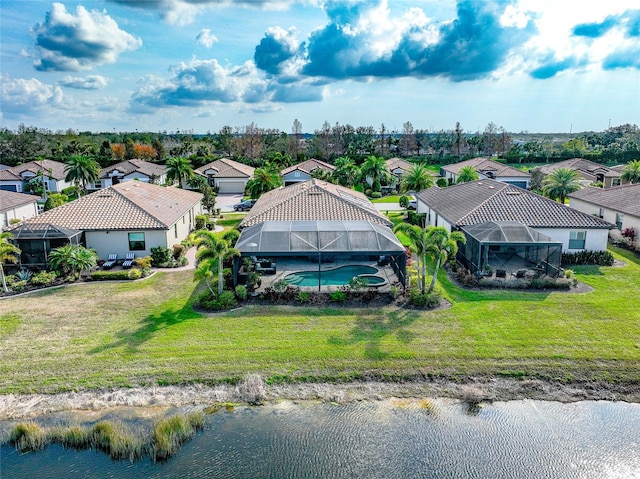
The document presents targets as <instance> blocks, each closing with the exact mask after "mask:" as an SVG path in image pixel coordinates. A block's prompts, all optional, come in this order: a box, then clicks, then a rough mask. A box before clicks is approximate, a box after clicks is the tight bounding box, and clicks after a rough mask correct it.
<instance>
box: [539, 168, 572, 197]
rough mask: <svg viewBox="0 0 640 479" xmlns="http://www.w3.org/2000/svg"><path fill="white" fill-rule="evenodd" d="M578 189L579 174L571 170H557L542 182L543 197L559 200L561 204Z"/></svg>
mask: <svg viewBox="0 0 640 479" xmlns="http://www.w3.org/2000/svg"><path fill="white" fill-rule="evenodd" d="M580 188H582V186H581V185H580V173H578V172H577V171H576V170H574V169H572V168H558V169H557V170H556V171H554V172H553V173H550V174H549V175H548V176H547V177H546V178H545V179H544V181H543V182H542V192H543V193H544V195H545V196H547V197H548V198H551V199H553V200H558V199H559V200H560V203H562V204H564V202H565V200H566V199H567V196H568V195H569V194H571V193H573V192H574V191H578V190H579V189H580Z"/></svg>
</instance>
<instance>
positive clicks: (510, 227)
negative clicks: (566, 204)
mask: <svg viewBox="0 0 640 479" xmlns="http://www.w3.org/2000/svg"><path fill="white" fill-rule="evenodd" d="M462 231H463V233H464V234H465V236H466V237H467V243H466V244H465V245H464V246H461V247H460V249H459V252H458V260H459V261H460V262H461V263H462V264H463V265H464V266H465V267H466V268H468V269H469V270H470V271H471V272H472V273H474V274H477V275H479V276H480V275H483V274H485V273H486V272H489V271H494V270H495V271H503V272H505V273H507V274H513V275H516V276H519V277H523V276H524V275H525V274H526V273H527V272H531V273H532V274H535V275H541V274H544V275H548V276H554V277H555V276H557V275H558V273H559V271H560V262H561V260H562V243H561V242H560V241H557V240H554V239H553V238H550V237H548V236H546V235H544V234H542V233H540V232H539V231H536V230H534V229H533V228H530V227H528V226H526V225H524V224H522V223H518V222H516V221H489V222H486V223H481V224H476V225H470V226H464V227H462Z"/></svg>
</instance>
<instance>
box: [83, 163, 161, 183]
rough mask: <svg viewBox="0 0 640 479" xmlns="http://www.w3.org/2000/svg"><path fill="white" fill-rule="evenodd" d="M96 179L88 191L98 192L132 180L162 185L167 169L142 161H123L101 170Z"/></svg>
mask: <svg viewBox="0 0 640 479" xmlns="http://www.w3.org/2000/svg"><path fill="white" fill-rule="evenodd" d="M98 177H99V179H98V181H96V183H95V184H94V185H89V186H88V189H90V190H100V189H102V188H109V187H110V186H113V185H117V184H118V183H124V182H125V181H132V180H137V181H142V182H144V183H153V184H156V185H162V184H164V183H165V182H166V181H167V167H166V166H164V165H158V164H156V163H151V162H149V161H144V160H125V161H121V162H119V163H116V164H115V165H111V166H108V167H107V168H103V169H102V170H101V171H100V174H99V175H98Z"/></svg>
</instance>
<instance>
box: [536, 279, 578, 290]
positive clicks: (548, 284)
mask: <svg viewBox="0 0 640 479" xmlns="http://www.w3.org/2000/svg"><path fill="white" fill-rule="evenodd" d="M572 284H573V281H572V280H570V279H567V278H535V279H532V280H531V283H530V285H529V286H530V287H531V288H533V289H570V288H571V285H572Z"/></svg>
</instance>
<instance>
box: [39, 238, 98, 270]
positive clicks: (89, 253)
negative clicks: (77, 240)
mask: <svg viewBox="0 0 640 479" xmlns="http://www.w3.org/2000/svg"><path fill="white" fill-rule="evenodd" d="M48 261H49V266H50V267H51V268H52V269H55V270H58V271H60V272H62V274H64V275H69V274H73V276H75V277H76V278H78V277H79V276H80V272H81V271H82V270H83V269H91V268H95V267H96V265H97V264H98V255H97V254H96V252H95V251H93V250H92V249H87V248H85V247H84V246H82V245H77V244H66V245H62V246H60V247H58V248H55V249H53V250H51V253H49V257H48Z"/></svg>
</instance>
